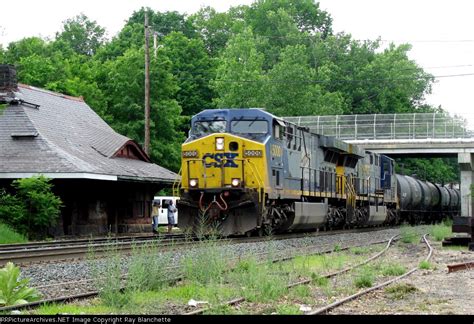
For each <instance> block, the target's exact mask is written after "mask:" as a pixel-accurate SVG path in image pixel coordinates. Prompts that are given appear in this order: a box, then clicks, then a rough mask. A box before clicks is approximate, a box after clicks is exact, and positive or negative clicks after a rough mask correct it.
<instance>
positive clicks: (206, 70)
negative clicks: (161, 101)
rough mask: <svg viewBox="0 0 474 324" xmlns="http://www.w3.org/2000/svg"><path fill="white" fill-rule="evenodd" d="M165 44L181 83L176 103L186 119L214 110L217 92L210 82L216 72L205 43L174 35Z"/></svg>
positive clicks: (166, 39) (167, 37) (164, 51)
mask: <svg viewBox="0 0 474 324" xmlns="http://www.w3.org/2000/svg"><path fill="white" fill-rule="evenodd" d="M162 44H163V45H164V49H163V53H164V54H165V55H166V57H168V58H169V60H170V61H171V64H172V72H173V74H174V75H175V76H176V79H177V81H178V85H179V90H178V92H177V94H176V100H177V101H178V103H179V104H180V106H181V107H182V113H183V115H185V116H192V115H194V114H196V113H198V112H199V111H201V110H202V109H209V108H212V107H213V104H212V98H213V91H212V90H211V89H210V87H209V80H210V79H212V77H213V75H214V71H213V66H212V62H211V60H210V58H209V56H208V55H207V52H206V50H205V48H204V43H203V42H202V40H200V39H189V38H187V37H186V36H184V35H183V34H182V33H177V32H173V33H171V34H169V35H168V36H166V37H165V38H164V39H163V41H162ZM159 59H160V58H158V60H159Z"/></svg>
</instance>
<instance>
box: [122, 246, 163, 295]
mask: <svg viewBox="0 0 474 324" xmlns="http://www.w3.org/2000/svg"><path fill="white" fill-rule="evenodd" d="M157 243H158V242H153V243H150V244H146V245H144V246H141V247H134V249H133V252H132V257H131V260H130V265H129V268H128V276H127V283H126V289H127V290H128V291H130V292H135V291H158V290H160V289H161V288H163V287H164V286H166V285H167V284H168V282H167V280H168V279H171V278H170V273H169V271H167V267H168V266H169V264H170V262H171V257H172V255H171V254H170V253H161V254H160V253H159V248H158V244H157ZM150 269H153V271H150Z"/></svg>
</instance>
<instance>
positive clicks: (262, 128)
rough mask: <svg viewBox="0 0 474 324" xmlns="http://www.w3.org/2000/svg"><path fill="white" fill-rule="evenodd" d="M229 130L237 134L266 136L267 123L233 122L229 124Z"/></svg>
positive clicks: (255, 121) (254, 121)
mask: <svg viewBox="0 0 474 324" xmlns="http://www.w3.org/2000/svg"><path fill="white" fill-rule="evenodd" d="M230 130H231V132H232V133H239V134H266V133H268V123H267V121H266V120H233V121H232V122H231V123H230Z"/></svg>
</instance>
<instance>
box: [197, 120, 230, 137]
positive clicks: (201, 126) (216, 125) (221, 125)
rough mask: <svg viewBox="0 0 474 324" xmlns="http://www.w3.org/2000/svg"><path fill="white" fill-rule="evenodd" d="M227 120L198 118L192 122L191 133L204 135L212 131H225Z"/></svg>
mask: <svg viewBox="0 0 474 324" xmlns="http://www.w3.org/2000/svg"><path fill="white" fill-rule="evenodd" d="M226 126H227V122H226V121H225V120H200V121H196V122H194V125H193V127H192V130H191V132H192V134H193V135H197V136H205V135H208V134H212V133H225V131H226Z"/></svg>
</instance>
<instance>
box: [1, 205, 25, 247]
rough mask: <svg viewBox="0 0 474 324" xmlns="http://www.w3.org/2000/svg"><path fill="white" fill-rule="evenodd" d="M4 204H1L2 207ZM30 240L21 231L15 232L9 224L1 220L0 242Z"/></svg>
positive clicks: (23, 241)
mask: <svg viewBox="0 0 474 324" xmlns="http://www.w3.org/2000/svg"><path fill="white" fill-rule="evenodd" d="M1 208H2V206H0V209H1ZM25 242H28V240H27V238H26V237H25V236H24V235H21V234H20V233H17V232H15V231H14V230H13V229H12V228H11V227H10V226H8V225H7V224H3V223H1V222H0V244H9V243H25Z"/></svg>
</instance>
